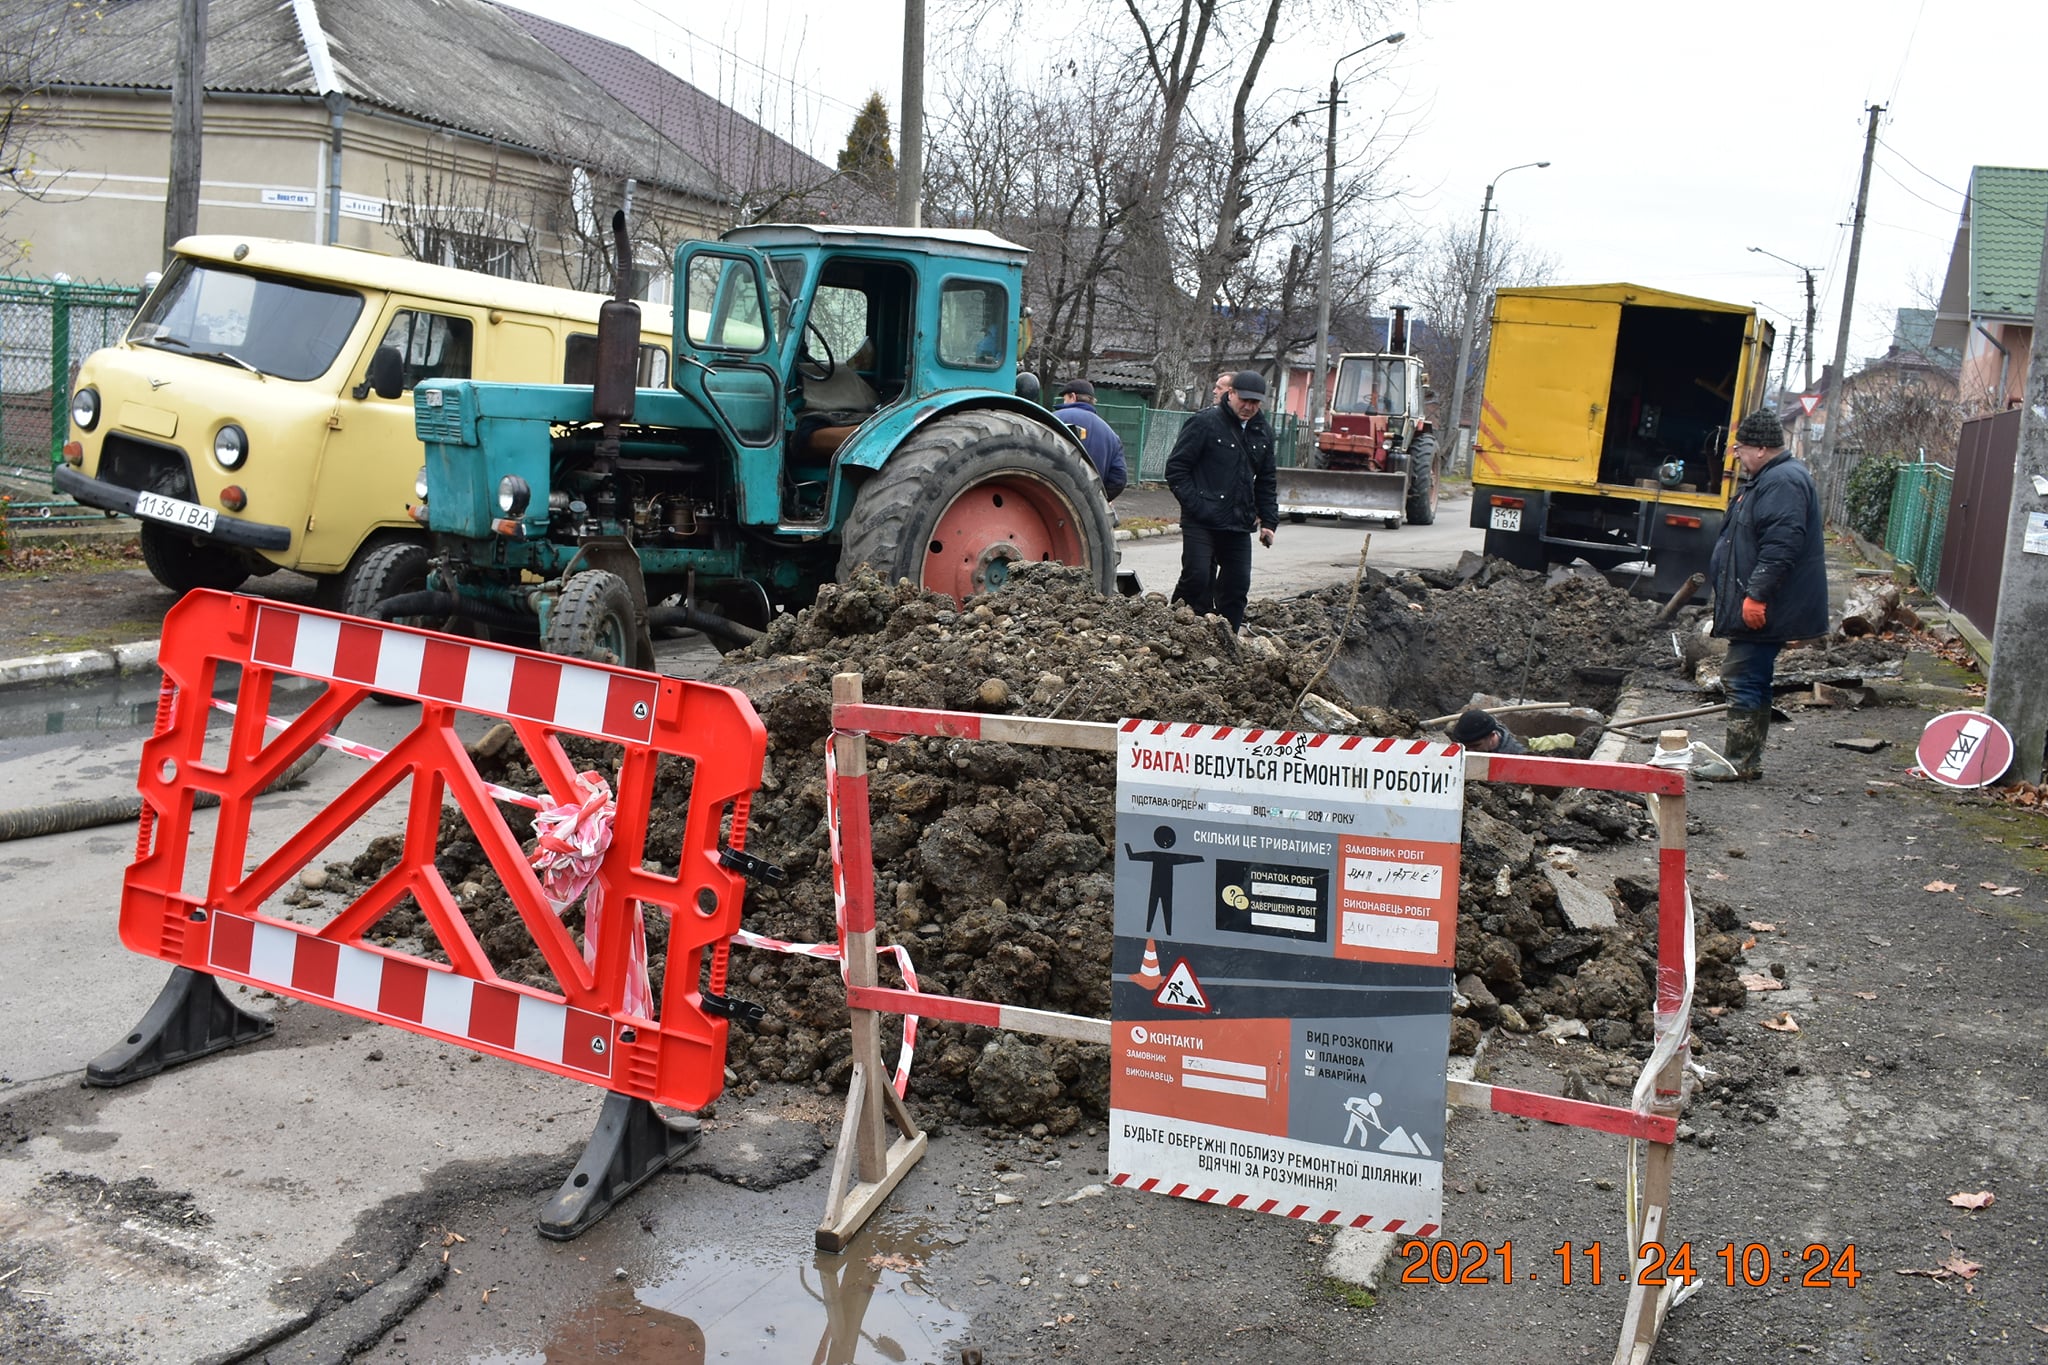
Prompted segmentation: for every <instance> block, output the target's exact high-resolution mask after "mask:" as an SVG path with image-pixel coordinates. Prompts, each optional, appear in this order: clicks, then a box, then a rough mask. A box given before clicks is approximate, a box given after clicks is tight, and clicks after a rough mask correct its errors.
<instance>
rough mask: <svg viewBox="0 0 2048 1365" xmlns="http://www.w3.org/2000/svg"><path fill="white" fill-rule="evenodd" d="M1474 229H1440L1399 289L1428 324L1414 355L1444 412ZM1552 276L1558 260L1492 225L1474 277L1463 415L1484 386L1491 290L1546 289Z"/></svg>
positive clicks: (1418, 254)
mask: <svg viewBox="0 0 2048 1365" xmlns="http://www.w3.org/2000/svg"><path fill="white" fill-rule="evenodd" d="M1478 237H1479V225H1478V224H1477V223H1473V224H1469V225H1467V224H1458V225H1455V226H1451V227H1444V228H1439V229H1438V230H1437V232H1436V233H1435V234H1434V235H1433V236H1431V237H1430V238H1429V239H1428V240H1427V241H1426V242H1425V243H1424V244H1423V246H1422V247H1421V249H1420V250H1418V251H1417V252H1416V253H1415V256H1414V259H1413V262H1412V264H1411V266H1410V268H1409V269H1407V270H1406V271H1404V272H1403V273H1402V275H1401V278H1400V287H1401V290H1402V292H1403V293H1404V294H1405V295H1406V297H1407V299H1408V300H1409V301H1410V302H1411V303H1413V304H1414V306H1415V312H1416V316H1417V317H1418V318H1421V319H1425V320H1427V321H1428V323H1429V330H1428V331H1427V332H1425V333H1418V345H1417V346H1416V350H1417V352H1418V353H1419V354H1421V356H1422V363H1423V367H1424V368H1425V369H1427V370H1428V371H1429V372H1430V378H1431V379H1432V380H1433V381H1434V383H1435V384H1436V385H1438V386H1439V387H1438V390H1437V392H1438V394H1439V401H1440V402H1441V403H1442V404H1443V405H1444V407H1445V410H1448V409H1449V405H1450V398H1451V395H1450V393H1449V389H1450V388H1451V387H1452V386H1453V385H1454V384H1455V383H1456V375H1457V368H1458V337H1459V334H1460V332H1461V331H1462V329H1463V328H1464V325H1465V298H1466V291H1467V290H1468V289H1469V288H1470V287H1471V284H1472V261H1473V255H1474V253H1475V252H1476V251H1477V249H1478ZM1556 274H1557V260H1556V258H1555V257H1553V256H1551V255H1549V254H1548V253H1547V252H1544V251H1542V250H1540V249H1538V248H1537V247H1535V246H1533V245H1532V244H1531V243H1529V242H1528V241H1527V240H1526V239H1524V238H1522V237H1521V236H1519V235H1518V234H1516V233H1515V232H1514V231H1513V230H1512V229H1510V228H1509V227H1507V225H1505V224H1503V223H1500V222H1495V223H1494V224H1493V225H1492V226H1491V227H1489V228H1488V229H1487V233H1486V260H1485V262H1484V263H1483V264H1482V265H1481V267H1480V271H1479V289H1478V291H1477V294H1476V297H1477V299H1478V301H1479V312H1478V317H1477V318H1476V319H1475V326H1474V327H1473V330H1472V366H1471V370H1470V372H1469V374H1468V376H1467V379H1466V385H1465V389H1466V392H1465V405H1464V406H1465V410H1466V411H1468V412H1470V411H1472V410H1473V407H1474V404H1475V401H1476V399H1477V397H1478V395H1479V394H1480V393H1481V392H1482V391H1483V389H1484V387H1485V380H1486V355H1487V345H1488V342H1489V340H1490V339H1491V337H1492V319H1493V292H1494V291H1495V290H1496V289H1510V288H1519V287H1524V286H1529V285H1540V284H1548V283H1549V282H1550V281H1551V280H1552V279H1553V278H1554V277H1555V276H1556Z"/></svg>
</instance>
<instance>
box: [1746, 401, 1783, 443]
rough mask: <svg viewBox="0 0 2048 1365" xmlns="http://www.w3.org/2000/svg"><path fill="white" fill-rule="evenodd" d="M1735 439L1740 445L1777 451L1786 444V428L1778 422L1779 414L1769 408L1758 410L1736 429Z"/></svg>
mask: <svg viewBox="0 0 2048 1365" xmlns="http://www.w3.org/2000/svg"><path fill="white" fill-rule="evenodd" d="M1735 439H1736V441H1737V442H1738V443H1739V444H1742V445H1746V446H1755V447H1756V448H1757V449H1758V450H1777V449H1780V448H1781V447H1783V446H1784V444H1785V428H1784V426H1783V425H1782V424H1781V423H1780V422H1779V421H1778V414H1777V413H1775V412H1772V411H1771V410H1770V409H1769V408H1758V409H1757V410H1756V411H1755V412H1752V413H1751V414H1750V415H1749V416H1747V417H1745V418H1743V419H1742V425H1741V426H1738V427H1737V428H1735Z"/></svg>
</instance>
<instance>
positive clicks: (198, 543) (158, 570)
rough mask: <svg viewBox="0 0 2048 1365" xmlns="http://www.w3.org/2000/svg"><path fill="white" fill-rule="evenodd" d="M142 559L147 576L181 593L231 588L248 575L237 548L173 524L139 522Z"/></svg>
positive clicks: (181, 595)
mask: <svg viewBox="0 0 2048 1365" xmlns="http://www.w3.org/2000/svg"><path fill="white" fill-rule="evenodd" d="M141 539H142V562H143V563H144V564H146V565H147V566H148V567H149V573H150V577H152V578H154V579H156V581H157V582H159V583H161V584H163V585H164V586H165V587H167V588H169V589H170V590H171V591H172V592H174V593H176V594H178V596H180V597H183V596H184V595H185V594H186V593H188V592H191V591H192V590H193V589H194V588H212V589H214V590H216V591H218V592H233V591H234V590H235V589H236V588H239V587H241V586H242V584H243V582H244V581H245V580H247V578H248V577H249V567H248V565H247V564H246V563H244V562H243V559H242V556H241V554H240V553H239V552H238V551H235V550H230V549H226V548H224V547H222V546H219V545H215V544H213V543H212V542H211V541H206V540H201V539H200V538H199V537H197V536H195V535H192V534H190V533H188V532H185V531H180V530H179V529H177V528H176V527H175V526H164V525H160V524H158V523H157V522H153V521H145V522H143V523H142V530H141Z"/></svg>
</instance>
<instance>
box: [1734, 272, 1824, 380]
mask: <svg viewBox="0 0 2048 1365" xmlns="http://www.w3.org/2000/svg"><path fill="white" fill-rule="evenodd" d="M1750 250H1751V251H1754V252H1755V253H1757V255H1759V256H1768V257H1770V258H1771V259H1772V260H1774V261H1784V263H1785V264H1786V265H1789V266H1791V267H1792V268H1793V269H1794V270H1796V271H1798V272H1799V273H1800V274H1801V275H1804V276H1805V277H1806V387H1805V388H1804V389H1802V390H1800V392H1802V393H1812V392H1813V267H1812V266H1810V265H1801V264H1799V262H1797V261H1786V260H1785V258H1784V257H1783V256H1780V255H1779V254H1778V253H1777V252H1775V251H1765V250H1764V249H1763V248H1762V247H1760V246H1753V247H1751V248H1750Z"/></svg>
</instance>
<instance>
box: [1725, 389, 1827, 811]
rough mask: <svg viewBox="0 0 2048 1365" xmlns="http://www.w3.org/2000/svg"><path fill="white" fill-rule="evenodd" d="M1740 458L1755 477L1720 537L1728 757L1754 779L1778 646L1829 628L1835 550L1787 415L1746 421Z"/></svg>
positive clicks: (1740, 430) (1738, 439)
mask: <svg viewBox="0 0 2048 1365" xmlns="http://www.w3.org/2000/svg"><path fill="white" fill-rule="evenodd" d="M1734 454H1735V458H1736V459H1737V460H1739V461H1740V462H1741V464H1742V472H1743V473H1744V474H1745V475H1746V476H1747V478H1746V479H1745V480H1744V482H1743V485H1742V488H1741V489H1740V491H1738V492H1737V493H1736V495H1735V501H1734V502H1733V503H1731V504H1730V505H1729V508H1728V519H1727V521H1726V522H1724V523H1723V524H1722V526H1721V538H1720V539H1719V540H1718V541H1716V542H1715V543H1714V564H1713V580H1714V634H1716V635H1720V636H1725V637H1726V638H1727V640H1728V659H1727V662H1726V663H1725V664H1723V665H1722V668H1721V686H1722V688H1723V690H1724V691H1725V692H1726V693H1727V695H1728V743H1727V758H1728V761H1729V763H1730V764H1732V765H1733V766H1734V768H1735V780H1738V781H1749V780H1752V779H1755V778H1759V777H1762V776H1763V775H1764V769H1763V761H1764V739H1765V736H1766V735H1767V734H1768V733H1769V732H1770V728H1771V671H1772V670H1773V669H1774V668H1775V667H1776V666H1777V662H1778V651H1779V650H1781V649H1783V648H1784V647H1785V642H1786V641H1787V640H1804V639H1808V638H1810V637H1812V636H1816V635H1825V634H1826V633H1827V629H1828V571H1827V546H1826V542H1825V541H1823V540H1822V538H1821V518H1820V495H1819V493H1818V492H1816V491H1815V489H1814V486H1813V476H1812V475H1811V474H1809V473H1807V470H1806V466H1805V465H1803V464H1800V463H1799V462H1798V461H1797V460H1795V459H1793V458H1792V456H1791V455H1790V454H1789V453H1788V452H1787V451H1786V450H1785V434H1784V428H1783V427H1781V426H1780V425H1779V424H1778V418H1777V414H1775V413H1772V412H1769V411H1766V410H1763V409H1759V410H1757V411H1756V412H1752V413H1751V414H1749V416H1747V417H1745V418H1743V419H1742V422H1741V424H1740V425H1739V426H1737V427H1736V428H1735V446H1734Z"/></svg>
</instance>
